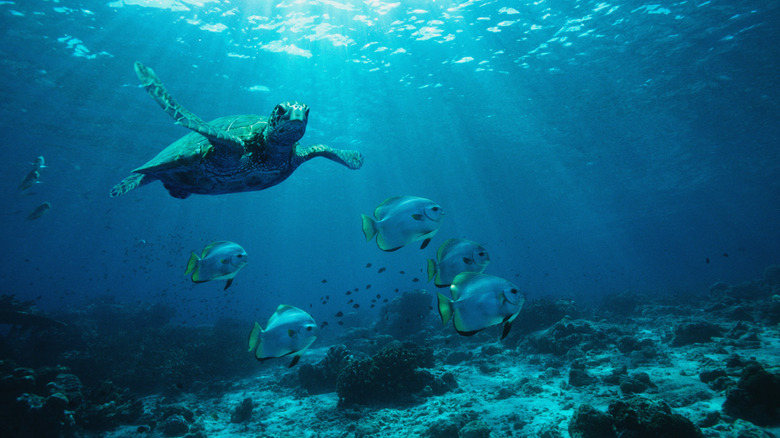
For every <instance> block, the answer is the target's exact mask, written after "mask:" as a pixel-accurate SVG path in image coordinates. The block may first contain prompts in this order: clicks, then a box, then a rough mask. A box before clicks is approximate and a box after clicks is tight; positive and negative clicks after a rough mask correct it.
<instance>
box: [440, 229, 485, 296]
mask: <svg viewBox="0 0 780 438" xmlns="http://www.w3.org/2000/svg"><path fill="white" fill-rule="evenodd" d="M488 263H490V255H489V254H488V252H487V250H486V249H485V248H484V247H483V246H482V245H480V244H478V243H477V242H472V241H471V240H467V239H449V240H447V241H446V242H444V243H442V244H441V246H440V247H439V250H438V251H436V259H428V281H431V279H433V283H434V284H435V285H436V286H437V287H447V286H449V285H451V284H452V280H453V279H455V276H456V275H458V274H460V273H461V272H477V273H480V274H481V273H482V272H485V268H487V265H488Z"/></svg>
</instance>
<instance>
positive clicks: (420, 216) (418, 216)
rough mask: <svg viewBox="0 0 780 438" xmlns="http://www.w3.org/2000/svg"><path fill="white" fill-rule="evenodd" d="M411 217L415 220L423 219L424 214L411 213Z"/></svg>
mask: <svg viewBox="0 0 780 438" xmlns="http://www.w3.org/2000/svg"><path fill="white" fill-rule="evenodd" d="M412 219H414V220H416V221H424V220H425V215H424V214H419V213H418V214H413V215H412Z"/></svg>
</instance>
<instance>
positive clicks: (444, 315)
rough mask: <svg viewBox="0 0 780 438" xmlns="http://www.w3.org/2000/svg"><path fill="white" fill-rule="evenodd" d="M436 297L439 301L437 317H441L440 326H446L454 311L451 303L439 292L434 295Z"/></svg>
mask: <svg viewBox="0 0 780 438" xmlns="http://www.w3.org/2000/svg"><path fill="white" fill-rule="evenodd" d="M436 297H437V298H438V300H439V305H438V307H439V316H441V323H442V325H446V324H447V323H448V322H449V320H450V318H452V314H453V313H454V311H455V309H454V306H453V305H452V304H453V301H452V300H451V299H449V298H447V297H445V296H444V294H442V293H441V292H437V293H436Z"/></svg>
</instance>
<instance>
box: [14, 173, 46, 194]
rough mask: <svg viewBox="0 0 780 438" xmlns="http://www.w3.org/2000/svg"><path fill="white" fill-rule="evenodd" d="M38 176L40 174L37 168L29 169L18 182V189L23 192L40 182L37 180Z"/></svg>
mask: <svg viewBox="0 0 780 438" xmlns="http://www.w3.org/2000/svg"><path fill="white" fill-rule="evenodd" d="M40 177H41V174H40V173H39V172H38V171H37V170H31V171H30V172H29V173H28V174H27V176H25V177H24V179H23V180H22V182H21V183H19V191H20V192H23V191H25V190H27V189H29V188H30V187H32V186H34V185H35V184H40V181H38V178H40Z"/></svg>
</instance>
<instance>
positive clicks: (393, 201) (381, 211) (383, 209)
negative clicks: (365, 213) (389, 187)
mask: <svg viewBox="0 0 780 438" xmlns="http://www.w3.org/2000/svg"><path fill="white" fill-rule="evenodd" d="M404 198H406V196H393V197H390V198H387V199H385V200H384V201H382V203H381V204H379V205H378V206H377V207H376V208H375V209H374V217H375V218H377V219H379V220H382V219H384V218H385V216H387V214H388V211H389V210H390V209H392V208H394V207H395V206H396V205H398V203H399V202H400V201H401V200H403V199H404Z"/></svg>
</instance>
